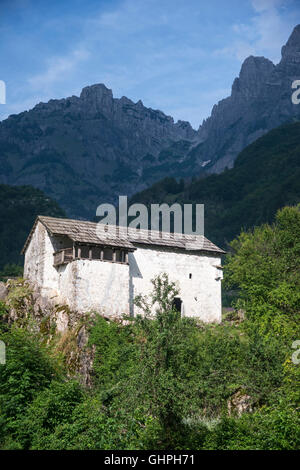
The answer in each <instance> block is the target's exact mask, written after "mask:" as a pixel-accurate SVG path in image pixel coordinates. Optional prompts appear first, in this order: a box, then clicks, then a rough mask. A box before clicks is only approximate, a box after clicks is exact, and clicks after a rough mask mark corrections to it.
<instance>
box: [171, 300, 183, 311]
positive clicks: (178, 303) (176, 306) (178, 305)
mask: <svg viewBox="0 0 300 470" xmlns="http://www.w3.org/2000/svg"><path fill="white" fill-rule="evenodd" d="M181 305H182V300H181V298H180V297H175V299H174V300H173V308H174V310H176V312H178V313H181Z"/></svg>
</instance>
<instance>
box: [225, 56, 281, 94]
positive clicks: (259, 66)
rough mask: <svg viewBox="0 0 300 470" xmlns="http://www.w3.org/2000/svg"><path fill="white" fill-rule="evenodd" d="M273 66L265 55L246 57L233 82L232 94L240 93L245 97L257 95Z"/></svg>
mask: <svg viewBox="0 0 300 470" xmlns="http://www.w3.org/2000/svg"><path fill="white" fill-rule="evenodd" d="M274 68H275V65H274V64H273V62H271V61H270V60H269V59H266V58H265V57H254V56H250V57H248V58H247V59H246V60H245V61H244V63H243V65H242V68H241V71H240V75H239V77H238V78H236V79H235V80H234V82H233V85H232V95H233V96H235V95H242V96H243V98H246V99H251V98H253V97H257V96H258V94H259V92H260V90H261V86H262V85H263V84H265V82H266V81H267V79H268V77H269V76H270V75H271V73H272V72H273V70H274Z"/></svg>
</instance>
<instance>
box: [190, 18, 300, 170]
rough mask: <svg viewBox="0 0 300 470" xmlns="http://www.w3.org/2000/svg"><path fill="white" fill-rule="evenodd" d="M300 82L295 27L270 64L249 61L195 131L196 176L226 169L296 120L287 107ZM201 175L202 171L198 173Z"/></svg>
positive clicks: (299, 40) (296, 109)
mask: <svg viewBox="0 0 300 470" xmlns="http://www.w3.org/2000/svg"><path fill="white" fill-rule="evenodd" d="M297 79H298V80H299V79H300V25H298V26H296V28H295V29H294V31H293V33H292V35H291V36H290V38H289V40H288V42H287V44H286V45H285V46H283V48H282V59H281V61H280V62H279V64H278V65H274V64H273V63H272V62H271V61H270V60H268V59H265V58H264V57H253V56H251V57H248V58H247V59H246V60H245V62H244V63H243V65H242V68H241V72H240V75H239V77H238V78H236V79H235V80H234V82H233V85H232V92H231V96H230V97H228V98H226V99H224V100H222V101H220V102H219V103H218V104H217V105H216V106H214V107H213V110H212V114H211V116H210V117H209V118H208V119H207V120H205V121H204V122H203V124H202V126H200V128H199V131H198V133H199V138H200V140H201V143H200V144H199V145H198V146H197V148H196V149H194V150H193V153H194V158H195V161H196V162H197V166H198V168H199V171H201V167H202V164H203V162H206V161H209V164H208V165H205V171H206V172H210V173H219V172H221V171H223V170H224V169H225V168H226V167H228V168H231V167H232V166H233V163H234V160H235V158H236V157H237V155H238V154H239V153H240V152H241V150H243V149H244V148H245V147H246V146H247V145H249V144H251V143H252V142H254V141H255V140H257V139H258V138H259V137H261V136H262V135H263V134H265V133H266V132H268V131H269V130H271V129H273V128H275V127H278V126H279V125H281V124H283V123H286V122H292V121H293V120H299V119H300V106H299V105H295V104H293V103H292V93H293V90H292V83H293V82H294V80H297ZM202 171H204V170H202Z"/></svg>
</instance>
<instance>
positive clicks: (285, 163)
mask: <svg viewBox="0 0 300 470" xmlns="http://www.w3.org/2000/svg"><path fill="white" fill-rule="evenodd" d="M131 202H140V203H144V204H148V205H149V204H151V203H158V204H161V203H163V202H166V203H169V204H172V203H174V202H178V203H180V204H183V203H186V204H187V203H195V204H196V203H198V204H205V234H206V236H207V237H208V238H209V239H211V240H212V241H213V242H214V243H216V244H219V245H220V246H221V247H225V248H226V246H227V243H229V242H230V241H231V240H232V239H233V238H234V237H236V236H237V235H238V234H239V232H240V230H241V228H244V229H248V228H253V227H254V226H257V225H260V224H262V223H265V222H268V223H270V222H272V221H273V220H274V216H275V214H276V211H277V210H278V209H280V208H282V207H283V206H285V205H294V204H298V203H299V202H300V123H299V122H297V123H293V124H287V125H284V126H281V127H278V128H277V129H274V130H272V131H270V132H269V133H268V134H266V135H264V136H263V137H261V138H260V139H258V140H256V141H255V142H254V143H253V144H251V145H249V146H248V147H246V148H245V149H244V150H243V151H242V152H241V153H240V155H239V156H238V157H237V159H236V162H235V165H234V168H233V169H231V170H226V171H225V172H223V173H221V174H220V175H211V176H208V177H206V178H202V179H200V180H196V181H194V182H192V183H185V187H184V189H183V188H182V182H180V184H179V183H178V182H176V180H175V179H172V178H166V179H164V180H162V181H160V182H158V183H156V184H154V185H153V186H152V187H150V188H149V189H146V190H145V191H143V192H141V193H139V194H137V195H135V196H134V197H133V198H132V201H131Z"/></svg>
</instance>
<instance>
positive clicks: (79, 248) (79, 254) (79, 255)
mask: <svg viewBox="0 0 300 470" xmlns="http://www.w3.org/2000/svg"><path fill="white" fill-rule="evenodd" d="M78 258H79V259H80V258H81V247H80V246H79V247H78Z"/></svg>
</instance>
